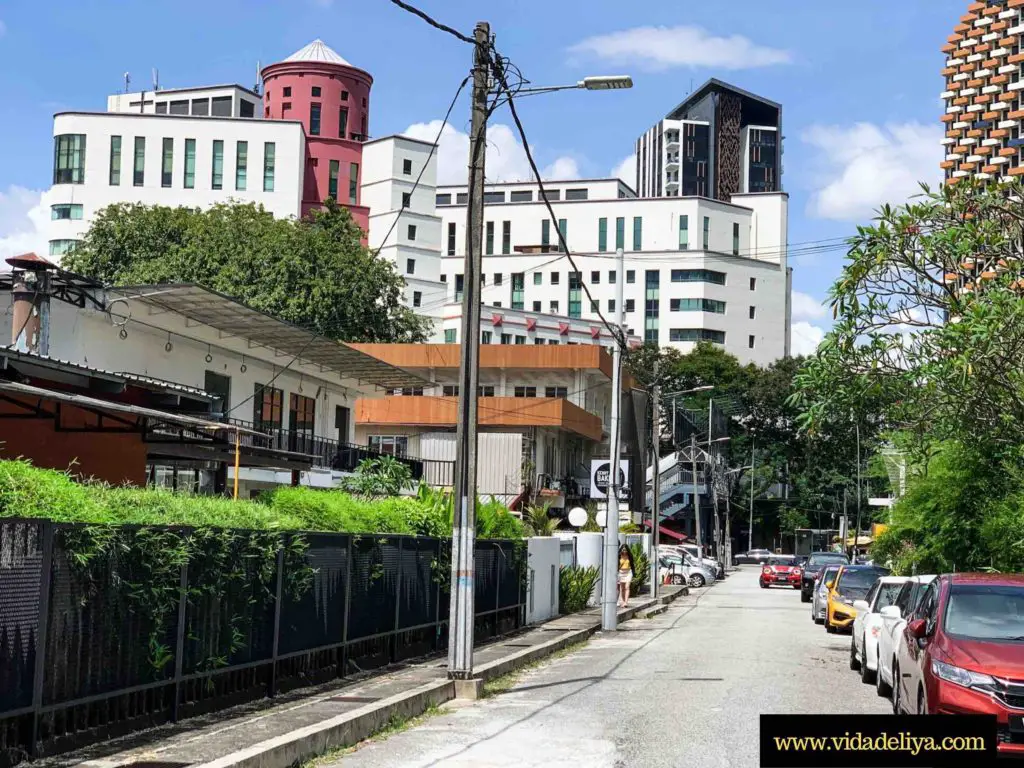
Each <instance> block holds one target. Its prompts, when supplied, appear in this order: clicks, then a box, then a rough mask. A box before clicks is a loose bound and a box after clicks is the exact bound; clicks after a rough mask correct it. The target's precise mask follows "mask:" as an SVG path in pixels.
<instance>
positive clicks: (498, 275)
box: [494, 272, 501, 285]
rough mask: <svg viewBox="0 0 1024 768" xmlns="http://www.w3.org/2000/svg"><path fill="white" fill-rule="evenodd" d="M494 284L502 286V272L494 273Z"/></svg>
mask: <svg viewBox="0 0 1024 768" xmlns="http://www.w3.org/2000/svg"><path fill="white" fill-rule="evenodd" d="M494 284H495V285H501V272H495V273H494Z"/></svg>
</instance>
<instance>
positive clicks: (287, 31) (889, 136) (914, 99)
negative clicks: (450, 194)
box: [0, 0, 968, 354]
mask: <svg viewBox="0 0 1024 768" xmlns="http://www.w3.org/2000/svg"><path fill="white" fill-rule="evenodd" d="M415 4H416V5H417V6H418V7H420V8H422V9H423V10H425V11H426V12H428V13H429V14H430V15H432V16H434V18H436V19H438V20H439V21H442V22H444V23H446V24H448V25H449V26H452V27H454V28H456V29H458V30H461V31H463V32H465V33H467V34H471V33H472V29H473V27H474V25H475V23H476V22H477V21H480V20H487V21H488V22H490V24H491V29H492V32H493V33H494V35H495V37H496V39H495V45H496V47H497V49H498V50H499V51H500V52H501V53H502V55H504V56H506V57H508V58H509V59H510V60H511V61H512V62H514V63H515V64H516V66H518V67H519V69H520V70H521V71H522V72H523V74H524V75H525V76H526V78H528V79H529V80H530V81H531V82H532V83H533V84H534V85H556V84H565V83H573V82H576V81H577V80H579V79H582V78H583V77H585V76H588V75H600V74H629V75H631V76H632V78H633V81H634V87H633V88H632V89H631V90H627V91H614V92H589V91H565V92H560V93H555V94H550V95H542V96H535V97H531V98H528V99H523V100H522V101H521V102H518V103H517V104H519V107H518V108H519V113H520V116H521V117H522V119H523V122H524V125H525V127H526V133H527V136H528V138H529V142H530V147H531V149H532V150H533V153H534V156H535V157H536V159H537V161H538V165H539V166H540V167H541V169H542V175H543V176H544V177H546V178H571V177H580V178H602V177H609V176H614V175H617V174H619V173H623V172H624V170H623V169H631V168H632V148H633V143H634V141H635V140H636V138H637V137H638V136H639V135H640V134H641V133H643V132H644V131H645V130H646V129H647V128H649V127H650V126H651V125H653V124H654V123H655V122H657V121H658V120H659V119H661V118H662V117H664V116H665V114H666V113H667V112H668V111H669V110H670V109H671V108H672V107H674V106H675V105H676V104H678V103H679V102H680V101H682V100H683V99H684V98H685V97H686V95H687V94H688V93H689V92H690V91H691V89H693V88H696V87H698V86H699V85H700V84H701V83H703V82H704V81H705V80H707V79H708V78H711V77H717V78H719V79H721V80H725V81H726V82H729V83H732V84H734V85H736V86H739V87H741V88H744V89H746V90H749V91H752V92H754V93H756V94H759V95H762V96H765V97H767V98H769V99H771V100H773V101H776V102H778V103H780V104H782V107H783V113H782V115H783V117H782V121H783V135H784V152H785V154H784V157H783V162H784V172H783V176H782V184H783V189H784V190H785V191H786V192H788V193H789V196H790V200H789V202H790V208H789V212H790V219H789V242H790V244H791V248H792V249H793V250H794V253H793V255H792V257H791V260H790V265H791V266H792V267H793V286H794V294H793V351H794V353H797V354H800V353H808V352H811V351H813V349H814V347H815V346H816V344H817V342H818V341H820V339H821V338H822V336H823V335H824V333H825V331H826V330H827V328H828V323H829V317H830V312H829V311H828V309H827V307H826V306H823V304H822V302H823V301H825V300H826V298H827V294H828V289H829V287H830V286H831V284H832V283H833V281H834V280H835V279H836V277H837V276H838V275H839V273H840V270H841V269H842V264H843V261H844V252H843V250H842V249H841V248H839V247H836V248H834V249H831V250H827V249H812V250H808V247H807V246H804V245H801V244H812V247H813V244H819V243H823V242H824V243H825V245H827V246H832V245H834V244H836V243H837V242H839V240H838V239H839V238H843V237H845V236H848V235H850V234H851V233H853V232H854V231H855V227H856V226H857V224H865V223H869V222H870V220H871V217H872V215H873V211H874V210H875V209H876V208H877V207H878V206H879V205H881V204H882V203H901V202H904V201H906V199H907V198H908V196H911V195H914V194H916V193H917V192H918V182H919V181H924V182H928V183H931V184H935V183H937V182H938V181H939V180H940V178H941V176H940V171H939V167H938V164H939V162H940V161H941V159H942V157H941V156H942V147H941V145H940V144H939V141H940V139H941V138H942V128H941V123H940V122H939V116H940V115H941V114H942V111H943V110H942V102H941V100H940V98H939V93H940V92H941V91H942V90H943V88H944V85H943V79H942V76H941V75H940V70H941V69H942V67H943V58H944V57H943V55H942V54H941V52H940V47H941V45H942V44H943V43H944V42H945V39H946V36H947V35H948V34H950V33H951V31H952V27H953V26H954V25H955V24H956V23H957V20H958V18H959V16H960V15H961V14H962V13H964V12H965V11H966V7H967V5H968V0H899V1H898V2H893V0H858V2H844V3H806V2H800V3H798V2H796V1H795V0H776V1H775V2H764V0H728V2H725V0H718V1H717V2H713V3H709V2H704V1H699V0H660V1H659V2H652V0H633V2H629V3H623V2H620V1H618V2H613V1H612V0H585V1H584V0H558V2H551V0H489V2H482V1H481V0H415ZM318 37H319V38H321V39H323V40H324V41H325V42H326V43H327V44H328V45H330V46H331V47H332V48H334V49H335V50H336V51H337V52H338V53H340V54H341V55H342V56H343V57H345V58H346V59H347V60H348V61H349V62H351V63H352V64H353V65H355V66H358V67H360V68H362V69H365V70H366V71H368V72H370V73H371V74H372V75H373V77H374V84H373V90H372V92H371V103H370V133H371V134H372V135H374V136H386V135H388V134H393V133H406V134H409V135H413V136H418V137H421V138H429V139H431V140H433V139H434V138H435V137H436V136H437V132H438V129H439V127H440V124H441V123H440V121H441V119H442V118H443V116H444V114H445V111H446V110H447V108H448V105H449V103H450V102H451V101H452V98H453V97H454V95H455V92H456V89H457V87H458V85H459V83H460V82H461V80H462V78H463V77H465V75H466V74H467V73H468V71H469V69H470V65H471V48H470V47H469V46H468V45H467V44H466V43H463V42H461V41H459V40H457V39H456V38H454V37H451V36H449V35H447V34H445V33H444V32H441V31H438V30H436V29H433V28H432V27H429V26H428V25H427V24H425V23H424V22H423V21H422V20H420V19H418V18H416V17H414V16H412V15H411V14H409V13H407V12H405V11H403V10H401V9H400V8H398V7H397V6H395V5H393V4H392V3H391V2H389V1H388V0H362V2H354V1H353V0H287V2H285V1H283V0H282V1H281V2H275V1H273V0H258V1H257V0H251V1H250V2H241V1H239V0H206V2H197V1H196V0H175V2H165V1H164V0H147V2H145V3H139V2H134V1H133V0H89V1H87V2H80V3H71V2H70V0H58V2H57V4H56V5H51V6H49V7H48V9H47V12H46V13H43V12H41V11H40V7H39V5H38V3H37V2H35V0H4V2H2V3H0V93H3V94H4V98H3V99H2V100H0V147H2V148H3V149H2V150H0V256H7V255H11V254H13V253H21V252H24V251H26V250H36V251H37V252H39V253H45V249H46V243H45V239H43V238H42V236H41V228H42V226H43V222H44V221H45V219H46V217H47V215H48V211H47V210H46V209H45V207H44V206H43V205H41V203H40V197H41V195H42V194H43V193H44V192H45V190H46V189H47V187H48V186H49V184H50V177H51V174H52V119H53V113H54V112H58V111H62V110H103V109H105V107H106V96H107V94H110V93H115V92H117V91H118V90H120V89H122V88H123V85H124V80H123V77H124V73H125V72H129V73H131V77H132V85H133V90H137V89H138V88H141V87H151V83H152V74H151V73H152V70H153V69H154V68H156V69H158V70H159V76H160V83H161V85H162V86H163V87H180V86H194V85H208V84H219V83H232V82H237V83H240V84H242V85H245V86H248V87H252V86H253V85H254V84H255V82H256V72H257V62H261V63H262V64H263V65H266V64H268V63H271V62H273V61H278V60H280V59H282V58H284V57H285V56H287V55H289V54H291V53H292V52H293V51H295V50H298V49H299V48H301V47H302V46H304V45H305V44H307V43H308V42H310V41H311V40H312V39H314V38H318ZM452 115H453V117H452V119H451V121H450V124H449V125H448V126H447V127H446V128H445V130H444V132H443V134H442V140H441V145H440V150H439V155H438V172H439V177H440V180H441V181H442V182H449V183H450V182H454V181H457V180H459V178H460V177H461V178H464V174H465V165H466V157H467V154H468V149H467V148H468V138H467V136H466V130H467V126H468V119H469V104H468V98H467V97H466V95H465V93H463V95H462V97H461V98H460V100H459V101H458V102H457V103H456V105H455V108H454V111H453V113H452ZM488 138H489V150H488V157H487V172H488V173H487V175H488V178H489V179H491V180H495V181H502V180H514V179H522V178H527V177H528V175H529V168H528V166H527V163H526V159H525V155H524V153H523V150H522V147H521V145H520V144H519V143H518V140H517V135H516V134H515V131H514V126H513V124H512V121H511V118H510V116H509V115H508V112H507V111H505V110H499V111H498V112H496V113H495V115H494V116H493V117H492V119H491V125H490V128H489V132H488ZM631 176H632V174H626V175H625V176H624V177H625V178H626V179H627V181H630V183H632V178H631Z"/></svg>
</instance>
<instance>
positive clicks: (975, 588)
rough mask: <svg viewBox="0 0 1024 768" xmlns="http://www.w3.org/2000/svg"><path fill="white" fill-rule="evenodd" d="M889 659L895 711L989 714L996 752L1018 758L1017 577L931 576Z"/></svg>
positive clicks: (1023, 732)
mask: <svg viewBox="0 0 1024 768" xmlns="http://www.w3.org/2000/svg"><path fill="white" fill-rule="evenodd" d="M896 656H897V661H896V663H897V667H896V668H895V669H894V672H893V680H895V681H896V685H895V686H894V689H893V708H894V709H895V710H896V711H897V712H902V711H906V712H916V713H918V714H928V713H929V712H932V713H942V714H991V715H995V716H996V719H997V720H998V723H999V751H1000V753H1013V754H1016V755H1024V575H1021V574H994V573H957V574H952V575H945V576H940V577H939V578H937V579H935V580H934V581H933V582H932V583H931V584H929V585H928V587H927V590H926V591H925V592H924V593H923V594H922V595H921V598H920V600H919V601H918V603H917V608H916V609H915V610H914V612H913V613H912V614H911V615H910V617H909V620H908V621H907V624H906V626H905V627H904V629H903V635H902V637H900V640H899V648H898V649H897V653H896Z"/></svg>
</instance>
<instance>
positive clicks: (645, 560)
mask: <svg viewBox="0 0 1024 768" xmlns="http://www.w3.org/2000/svg"><path fill="white" fill-rule="evenodd" d="M629 552H630V554H632V555H633V582H632V584H631V585H630V590H631V591H632V592H633V594H637V595H638V594H640V590H641V589H643V588H644V587H646V586H647V584H648V583H649V582H650V580H651V560H650V558H649V557H647V553H646V552H644V546H643V544H640V543H639V542H637V543H635V544H630V545H629Z"/></svg>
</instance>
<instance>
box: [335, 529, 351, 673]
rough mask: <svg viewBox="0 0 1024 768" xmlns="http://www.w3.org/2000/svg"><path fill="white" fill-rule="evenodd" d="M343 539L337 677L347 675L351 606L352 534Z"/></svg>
mask: <svg viewBox="0 0 1024 768" xmlns="http://www.w3.org/2000/svg"><path fill="white" fill-rule="evenodd" d="M345 539H346V541H345V549H346V551H347V554H346V555H345V613H344V615H343V616H342V617H341V658H340V664H339V669H338V677H344V676H345V675H347V674H348V615H349V613H350V608H351V605H352V534H347V535H346V536H345Z"/></svg>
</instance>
